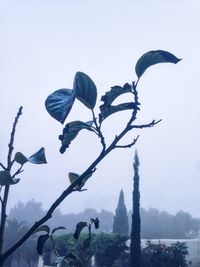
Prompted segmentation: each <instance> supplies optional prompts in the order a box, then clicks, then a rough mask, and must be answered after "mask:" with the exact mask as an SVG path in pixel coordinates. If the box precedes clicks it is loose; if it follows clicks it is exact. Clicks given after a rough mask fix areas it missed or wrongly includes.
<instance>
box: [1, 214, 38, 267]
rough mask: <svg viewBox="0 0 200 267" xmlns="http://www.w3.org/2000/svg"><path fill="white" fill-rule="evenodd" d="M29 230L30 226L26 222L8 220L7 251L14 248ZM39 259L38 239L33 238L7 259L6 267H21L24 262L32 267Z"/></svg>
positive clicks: (6, 229)
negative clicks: (15, 243) (11, 247)
mask: <svg viewBox="0 0 200 267" xmlns="http://www.w3.org/2000/svg"><path fill="white" fill-rule="evenodd" d="M27 230H28V226H27V225H26V224H25V222H18V221H17V220H16V219H13V220H7V224H6V228H5V238H6V239H5V240H6V242H5V249H8V248H9V247H10V246H12V244H13V243H14V242H16V241H17V240H18V239H19V238H21V237H22V236H23V235H24V234H25V233H26V232H27ZM37 259H38V255H37V252H36V239H35V238H34V236H32V237H31V238H29V239H28V240H27V241H26V242H25V243H24V244H23V245H22V246H21V247H19V248H18V249H17V250H16V251H15V252H14V253H13V254H12V255H11V256H10V257H9V258H8V259H7V261H6V262H5V267H11V266H18V267H19V266H20V267H21V266H22V262H26V263H27V264H28V266H31V265H34V264H35V263H36V262H37ZM27 264H26V265H27Z"/></svg>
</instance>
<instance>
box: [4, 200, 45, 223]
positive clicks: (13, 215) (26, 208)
mask: <svg viewBox="0 0 200 267" xmlns="http://www.w3.org/2000/svg"><path fill="white" fill-rule="evenodd" d="M44 214H45V212H44V210H43V209H42V203H41V202H37V201H35V200H34V199H31V200H29V201H28V202H26V203H23V202H21V201H19V202H18V203H17V204H16V205H15V206H14V207H13V208H11V209H10V212H9V215H8V218H9V219H10V220H13V219H15V220H17V221H18V222H22V221H25V222H26V225H32V224H33V223H34V222H35V221H36V220H38V219H39V218H41V217H42V216H44Z"/></svg>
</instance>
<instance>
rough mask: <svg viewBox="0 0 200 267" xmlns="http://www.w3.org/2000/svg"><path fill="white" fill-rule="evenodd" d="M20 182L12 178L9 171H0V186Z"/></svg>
mask: <svg viewBox="0 0 200 267" xmlns="http://www.w3.org/2000/svg"><path fill="white" fill-rule="evenodd" d="M19 181H20V179H17V178H12V176H11V174H10V173H9V171H0V185H1V186H4V185H13V184H17V183H18V182H19Z"/></svg>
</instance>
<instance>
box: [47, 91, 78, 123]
mask: <svg viewBox="0 0 200 267" xmlns="http://www.w3.org/2000/svg"><path fill="white" fill-rule="evenodd" d="M74 100H75V91H74V90H71V89H59V90H56V91H55V92H53V93H52V94H50V95H49V96H48V97H47V99H46V101H45V107H46V110H47V111H48V113H49V114H50V115H51V116H52V117H53V118H54V119H56V120H57V121H59V122H61V123H62V124H63V123H64V121H65V119H66V118H67V115H68V114H69V112H70V110H71V108H72V106H73V104H74Z"/></svg>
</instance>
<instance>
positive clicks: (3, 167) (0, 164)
mask: <svg viewBox="0 0 200 267" xmlns="http://www.w3.org/2000/svg"><path fill="white" fill-rule="evenodd" d="M0 166H1V168H2V169H4V170H6V167H5V166H4V165H3V164H2V163H1V162H0Z"/></svg>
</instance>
